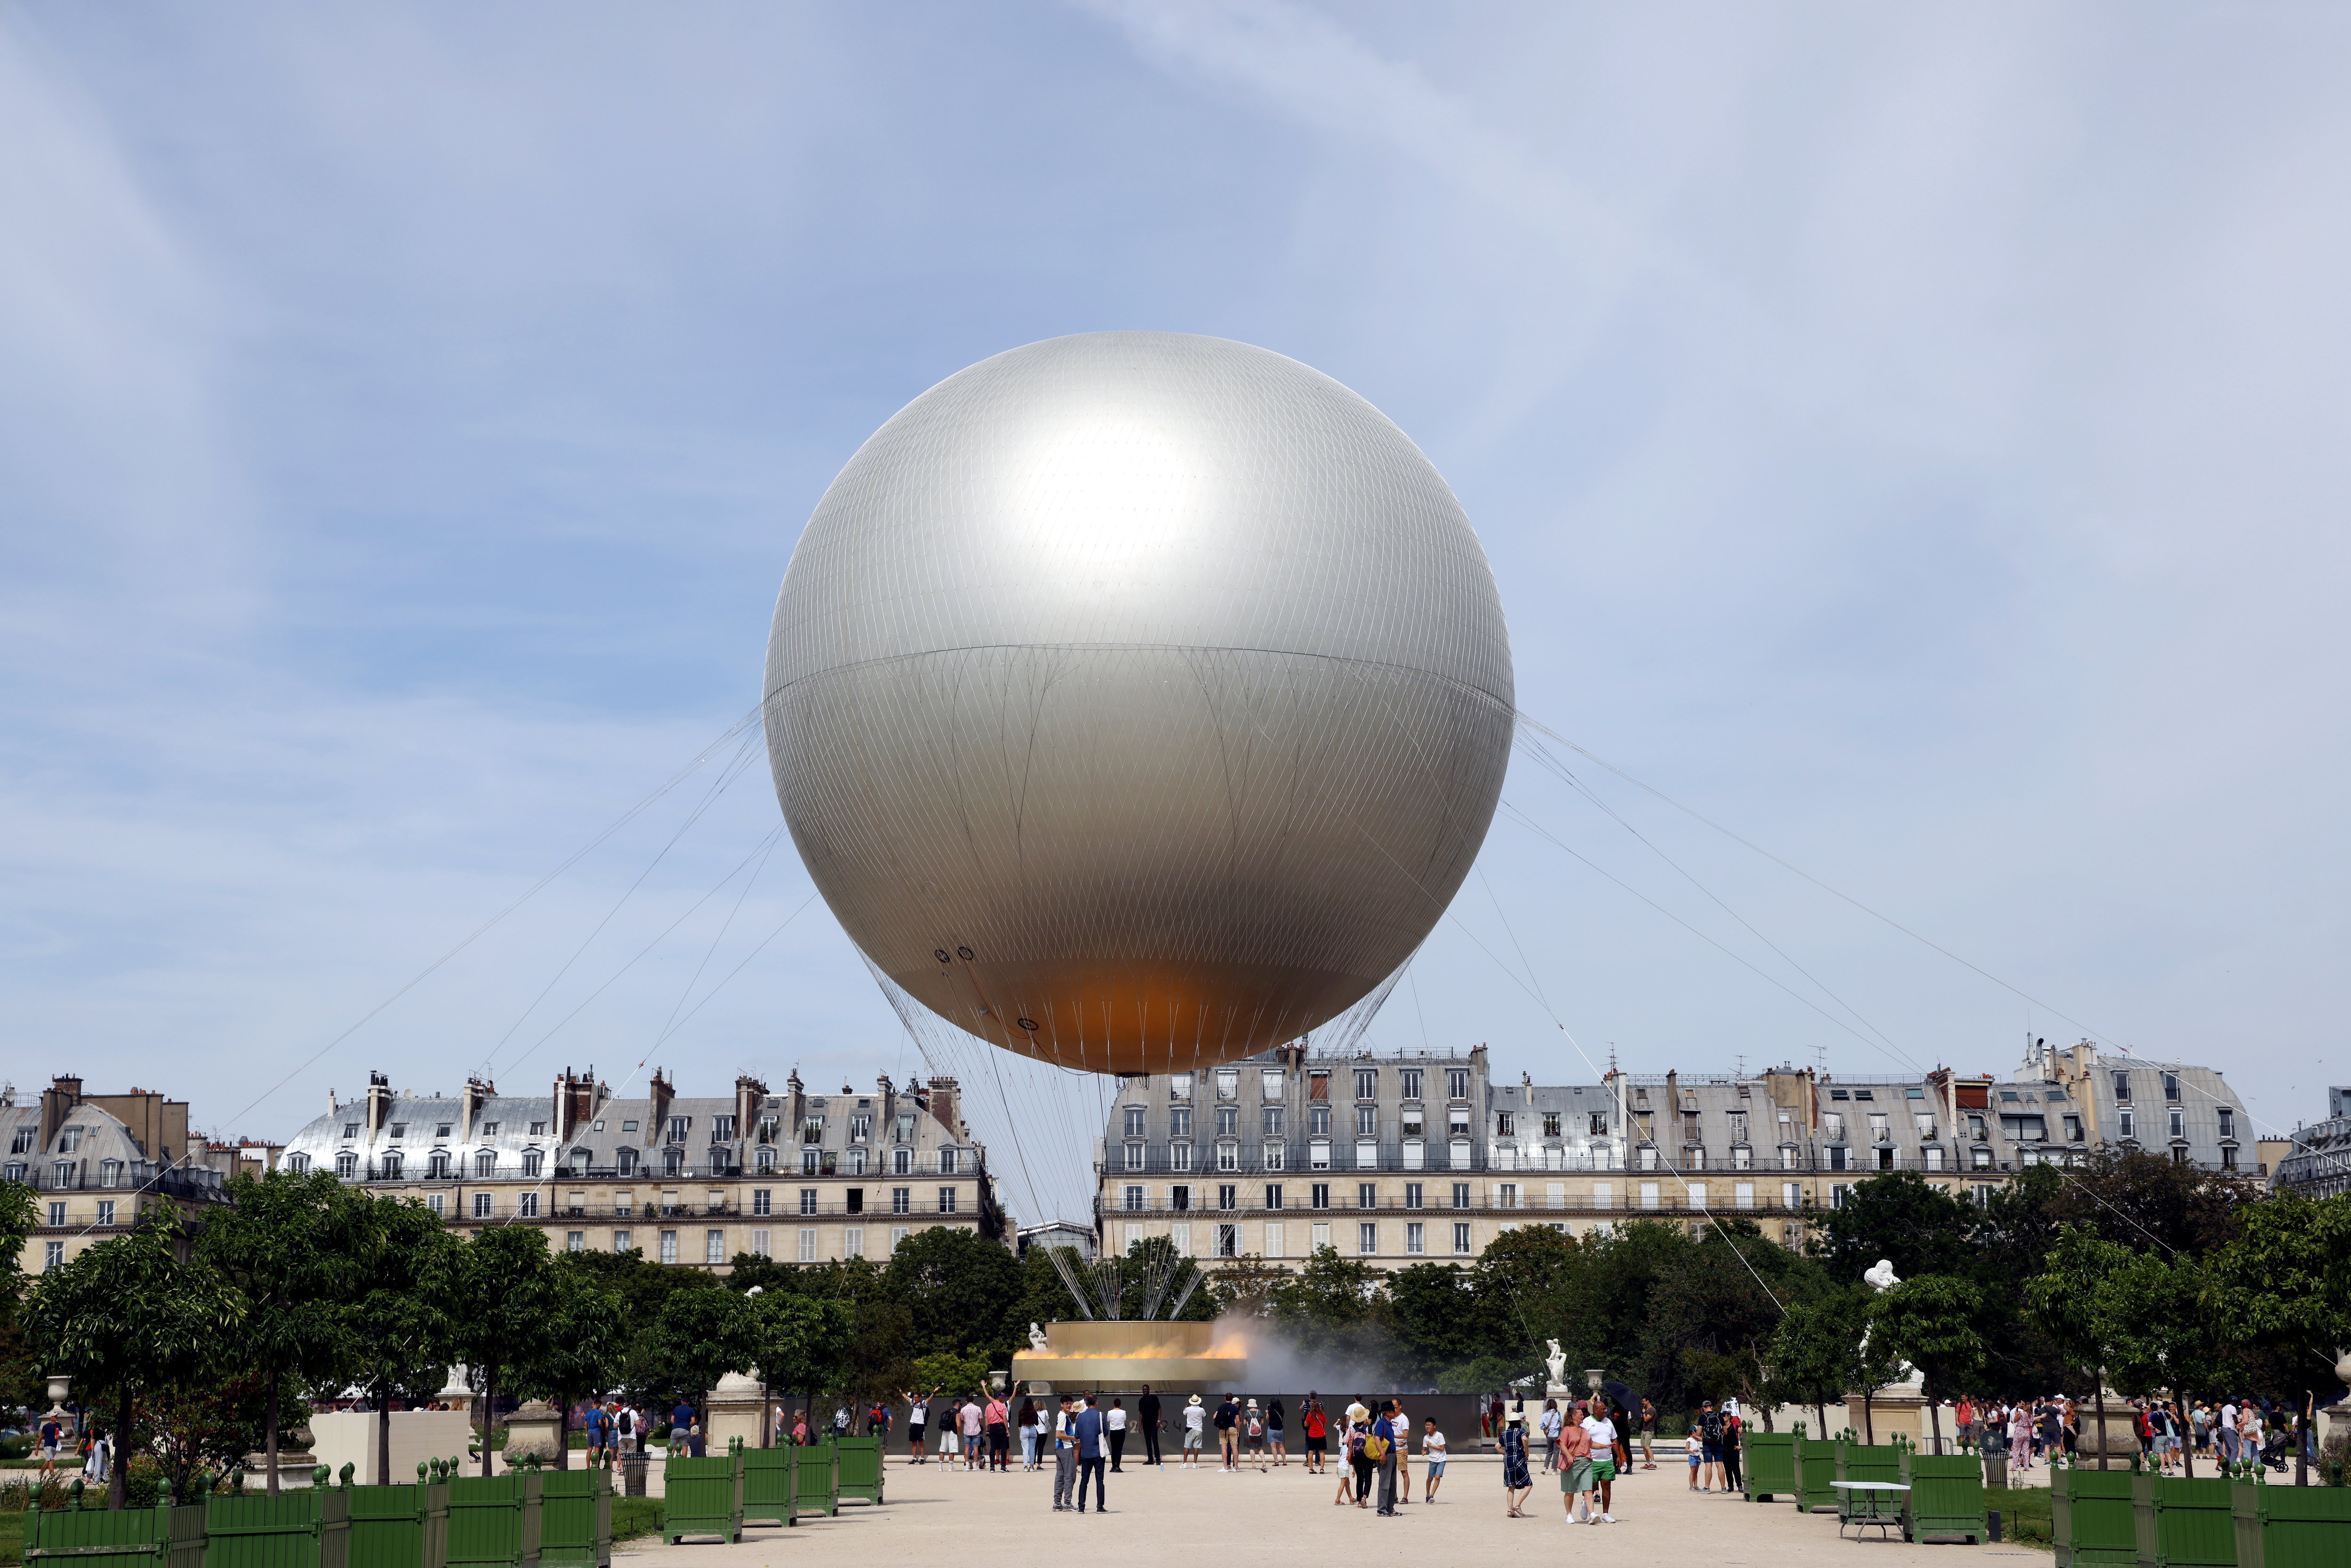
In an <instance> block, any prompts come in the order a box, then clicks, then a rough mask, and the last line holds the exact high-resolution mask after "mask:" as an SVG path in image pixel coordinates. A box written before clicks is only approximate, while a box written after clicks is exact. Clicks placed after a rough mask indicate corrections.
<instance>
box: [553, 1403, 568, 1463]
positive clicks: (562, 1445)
mask: <svg viewBox="0 0 2351 1568" xmlns="http://www.w3.org/2000/svg"><path fill="white" fill-rule="evenodd" d="M555 1468H556V1469H559V1470H568V1469H570V1468H571V1396H569V1395H568V1394H559V1395H557V1396H555Z"/></svg>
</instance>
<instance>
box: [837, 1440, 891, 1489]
mask: <svg viewBox="0 0 2351 1568" xmlns="http://www.w3.org/2000/svg"><path fill="white" fill-rule="evenodd" d="M832 1447H833V1451H834V1452H835V1453H836V1454H838V1455H839V1456H840V1459H841V1479H840V1480H839V1482H838V1483H837V1485H836V1489H835V1490H837V1491H838V1492H839V1494H840V1500H841V1501H842V1502H872V1503H878V1502H880V1501H881V1500H882V1439H881V1438H880V1437H837V1438H835V1439H834V1440H833V1445H832Z"/></svg>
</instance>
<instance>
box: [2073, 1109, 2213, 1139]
mask: <svg viewBox="0 0 2351 1568" xmlns="http://www.w3.org/2000/svg"><path fill="white" fill-rule="evenodd" d="M2222 1125H2223V1126H2226V1125H2227V1122H2226V1120H2225V1118H2224V1119H2223V1121H2222ZM2065 1141H2066V1142H2067V1143H2069V1144H2078V1143H2080V1142H2081V1141H2082V1118H2081V1117H2079V1116H2068V1117H2066V1118H2065Z"/></svg>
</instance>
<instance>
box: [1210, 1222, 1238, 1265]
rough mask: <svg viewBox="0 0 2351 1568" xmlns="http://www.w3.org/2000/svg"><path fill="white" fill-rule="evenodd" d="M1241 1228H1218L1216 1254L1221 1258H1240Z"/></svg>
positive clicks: (1229, 1226) (1223, 1226)
mask: <svg viewBox="0 0 2351 1568" xmlns="http://www.w3.org/2000/svg"><path fill="white" fill-rule="evenodd" d="M1240 1237H1241V1228H1240V1227H1239V1226H1238V1225H1219V1226H1217V1235H1216V1243H1215V1246H1216V1254H1217V1257H1219V1258H1238V1257H1239V1256H1240V1250H1241V1241H1240Z"/></svg>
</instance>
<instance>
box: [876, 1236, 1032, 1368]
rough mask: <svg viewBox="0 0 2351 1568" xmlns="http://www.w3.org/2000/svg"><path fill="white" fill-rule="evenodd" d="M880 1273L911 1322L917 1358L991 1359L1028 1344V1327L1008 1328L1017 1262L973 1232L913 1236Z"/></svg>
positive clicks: (1017, 1294) (1016, 1291) (1017, 1289)
mask: <svg viewBox="0 0 2351 1568" xmlns="http://www.w3.org/2000/svg"><path fill="white" fill-rule="evenodd" d="M885 1272H886V1274H887V1275H888V1278H889V1281H890V1291H891V1293H892V1294H893V1295H894V1296H896V1297H897V1299H898V1300H899V1301H902V1302H904V1304H905V1307H906V1311H907V1312H908V1314H909V1315H910V1317H911V1318H912V1326H913V1329H914V1345H915V1347H916V1348H917V1349H918V1350H919V1351H940V1350H953V1351H958V1352H963V1353H967V1354H976V1355H978V1356H981V1357H983V1358H995V1357H1002V1356H1008V1355H1009V1354H1011V1353H1012V1348H1013V1346H1014V1345H1016V1344H1025V1343H1028V1340H1027V1337H1026V1333H1025V1331H1026V1330H1027V1328H1028V1326H1029V1325H1028V1324H1027V1323H1026V1322H1019V1323H1015V1322H1012V1321H1011V1319H1012V1313H1013V1310H1014V1308H1015V1306H1016V1305H1017V1304H1018V1303H1019V1301H1020V1299H1021V1296H1022V1293H1023V1292H1022V1290H1021V1279H1020V1262H1019V1260H1018V1259H1016V1258H1014V1257H1013V1256H1012V1253H1011V1250H1010V1249H1008V1248H1007V1247H1005V1246H1003V1245H1002V1244H1000V1243H998V1242H995V1241H990V1240H988V1239H987V1238H985V1237H983V1236H981V1235H980V1234H979V1233H978V1232H977V1231H976V1230H964V1229H959V1228H956V1227H955V1226H951V1225H936V1226H933V1227H932V1228H929V1229H928V1230H917V1231H915V1232H914V1234H913V1235H912V1236H909V1237H907V1238H906V1239H904V1241H901V1242H900V1243H898V1248H897V1250H896V1251H894V1252H893V1253H891V1254H890V1263H889V1267H888V1269H887V1270H885ZM991 1364H993V1365H997V1366H1002V1365H1004V1364H1005V1363H1004V1362H1003V1361H1002V1360H1000V1359H998V1360H992V1361H991Z"/></svg>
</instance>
